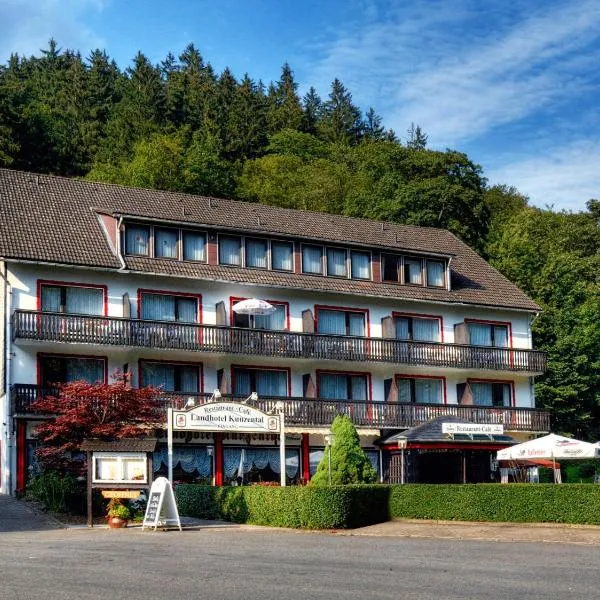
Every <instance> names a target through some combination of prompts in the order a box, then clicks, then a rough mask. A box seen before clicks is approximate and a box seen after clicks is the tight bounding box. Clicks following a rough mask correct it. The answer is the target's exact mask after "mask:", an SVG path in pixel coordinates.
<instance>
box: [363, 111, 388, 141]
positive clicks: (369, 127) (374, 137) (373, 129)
mask: <svg viewBox="0 0 600 600" xmlns="http://www.w3.org/2000/svg"><path fill="white" fill-rule="evenodd" d="M381 122H382V119H381V117H380V116H379V115H378V114H377V113H376V112H375V110H374V109H373V107H372V106H371V107H370V108H369V110H368V111H367V114H366V115H365V126H364V136H365V139H366V140H368V141H379V140H383V139H385V137H386V131H385V128H384V127H383V125H382V124H381Z"/></svg>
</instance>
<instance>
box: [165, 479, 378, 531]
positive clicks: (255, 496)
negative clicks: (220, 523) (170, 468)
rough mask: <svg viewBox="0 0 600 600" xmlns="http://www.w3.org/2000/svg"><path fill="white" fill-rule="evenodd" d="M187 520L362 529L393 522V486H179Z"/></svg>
mask: <svg viewBox="0 0 600 600" xmlns="http://www.w3.org/2000/svg"><path fill="white" fill-rule="evenodd" d="M175 495H176V497H177V503H178V506H179V511H180V512H181V514H182V515H186V516H189V517H196V518H202V519H214V518H218V519H225V520H228V521H234V522H237V523H253V524H255V525H272V526H275V527H293V528H306V529H337V528H346V527H360V526H362V525H369V524H372V523H379V522H381V521H386V520H387V519H388V496H389V486H331V487H310V486H291V487H284V488H282V487H278V488H275V487H267V486H249V487H242V486H240V487H222V488H213V487H208V486H200V485H191V484H190V485H180V486H177V488H176V490H175Z"/></svg>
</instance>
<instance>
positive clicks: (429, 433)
mask: <svg viewBox="0 0 600 600" xmlns="http://www.w3.org/2000/svg"><path fill="white" fill-rule="evenodd" d="M464 422H465V419H461V418H459V417H455V416H452V415H447V416H441V417H436V418H435V419H431V420H430V421H427V423H423V424H422V425H417V426H416V427H411V428H410V429H407V430H405V431H402V432H399V433H394V434H392V435H389V436H384V437H382V438H381V439H380V440H378V442H377V443H378V444H393V443H395V442H397V441H398V438H401V437H405V438H407V439H408V441H409V442H453V441H454V442H456V443H461V444H463V443H465V442H473V443H486V444H489V443H498V444H504V445H506V444H516V443H517V440H515V439H514V438H512V437H510V436H509V435H473V436H472V437H471V436H466V435H454V436H453V437H451V436H448V435H447V434H445V433H442V425H443V424H444V423H464ZM467 422H470V421H467Z"/></svg>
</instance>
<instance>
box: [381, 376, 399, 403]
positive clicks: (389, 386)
mask: <svg viewBox="0 0 600 600" xmlns="http://www.w3.org/2000/svg"><path fill="white" fill-rule="evenodd" d="M383 389H384V393H385V401H386V402H398V384H397V383H396V380H395V379H394V378H390V379H384V381H383Z"/></svg>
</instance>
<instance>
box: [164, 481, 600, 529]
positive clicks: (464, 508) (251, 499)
mask: <svg viewBox="0 0 600 600" xmlns="http://www.w3.org/2000/svg"><path fill="white" fill-rule="evenodd" d="M175 495H176V497H177V503H178V506H179V511H180V513H181V514H182V515H185V516H188V517H196V518H200V519H224V520H226V521H233V522H236V523H253V524H255V525H271V526H275V527H293V528H304V529H342V528H352V527H363V526H365V525H372V524H374V523H381V522H383V521H388V520H390V519H408V518H410V519H434V520H444V521H496V522H513V523H579V524H593V525H600V485H589V484H587V485H586V484H562V485H553V484H518V483H511V484H508V485H500V484H497V483H495V484H476V485H427V484H406V485H348V486H331V487H310V486H308V487H299V486H290V487H285V488H278V487H262V486H247V487H246V486H244V487H220V488H219V487H209V486H201V485H186V484H184V485H179V486H177V488H176V490H175Z"/></svg>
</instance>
